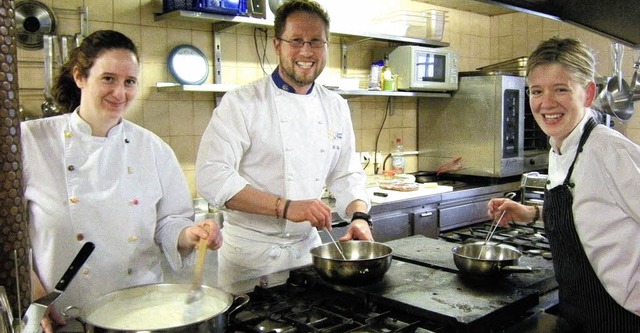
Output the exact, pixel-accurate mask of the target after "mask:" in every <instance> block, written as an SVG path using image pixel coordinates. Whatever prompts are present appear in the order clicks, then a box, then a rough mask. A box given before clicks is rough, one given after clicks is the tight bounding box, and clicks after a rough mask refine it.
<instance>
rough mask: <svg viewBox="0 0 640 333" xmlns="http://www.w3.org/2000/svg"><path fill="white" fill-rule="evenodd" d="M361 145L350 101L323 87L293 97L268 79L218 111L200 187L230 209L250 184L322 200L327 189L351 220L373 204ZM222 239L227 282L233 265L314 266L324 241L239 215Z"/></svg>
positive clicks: (206, 142)
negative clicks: (352, 208) (355, 207)
mask: <svg viewBox="0 0 640 333" xmlns="http://www.w3.org/2000/svg"><path fill="white" fill-rule="evenodd" d="M354 147H355V138H354V133H353V127H352V123H351V115H350V112H349V107H348V104H347V102H346V100H344V99H343V98H342V97H340V96H339V95H337V94H335V93H333V92H331V91H329V90H327V89H326V88H324V87H322V86H320V85H317V84H316V85H315V86H314V88H313V89H312V91H311V92H310V93H309V94H307V95H299V94H294V93H290V92H287V91H284V90H282V89H279V88H278V87H277V86H276V85H275V84H274V82H273V80H272V78H271V77H265V78H264V79H261V80H258V81H256V82H254V83H252V84H249V85H245V86H242V87H240V88H238V89H237V90H234V91H230V92H228V93H226V94H225V96H224V97H223V98H222V100H221V102H220V105H219V106H218V107H217V108H216V109H215V110H214V113H213V116H212V118H211V121H210V122H209V124H208V126H207V129H206V130H205V132H204V134H203V137H202V140H201V143H200V148H199V150H198V156H197V161H196V185H197V187H198V191H199V192H200V194H201V195H202V197H203V198H205V199H206V200H207V201H208V202H209V203H211V204H213V205H215V206H218V207H223V206H224V204H225V203H226V202H227V201H228V200H230V199H231V198H232V197H233V196H234V195H236V194H237V193H238V192H240V191H241V190H242V189H243V188H244V187H245V186H246V185H247V184H250V185H251V186H253V187H254V188H256V189H258V190H261V191H266V192H270V193H273V194H276V195H279V196H281V197H282V198H286V199H290V200H306V199H319V198H320V197H321V195H322V192H323V187H324V185H325V184H326V186H327V188H328V189H329V190H330V191H331V193H333V194H334V195H335V197H336V200H337V201H336V209H337V211H338V213H339V214H340V215H342V216H343V217H344V216H345V215H346V213H345V212H346V208H347V206H348V205H349V204H350V203H351V202H352V201H354V200H362V201H364V202H366V203H367V205H369V204H370V203H369V198H368V195H367V193H366V189H365V185H366V175H365V173H364V171H363V170H362V167H361V165H360V162H359V159H358V158H357V157H356V154H355V148H354ZM274 209H275V202H274ZM223 238H224V242H225V243H224V245H223V246H222V248H221V250H220V251H219V252H218V257H219V258H220V259H219V265H220V266H219V271H218V272H219V279H220V280H221V281H223V282H224V277H222V276H221V274H233V273H232V272H225V267H226V265H225V261H227V260H232V261H236V262H235V264H236V266H238V265H239V266H244V267H258V266H259V267H263V268H262V269H257V270H256V271H255V272H254V273H253V274H251V273H250V272H245V273H247V274H249V276H247V277H257V276H260V275H263V274H267V273H270V272H274V271H277V270H279V269H284V268H287V267H292V266H294V265H298V264H303V263H306V264H310V263H311V255H310V254H309V251H308V250H309V249H310V248H311V247H312V246H316V245H319V244H320V238H319V237H318V233H317V231H316V230H315V228H312V227H311V225H310V224H309V223H308V222H304V223H293V222H290V221H286V220H284V219H278V218H276V217H272V216H264V215H257V214H250V213H244V212H238V211H229V212H227V214H226V216H225V225H224V228H223ZM242 251H248V252H251V256H249V255H244V253H241V252H242ZM231 252H233V254H234V257H235V258H236V259H233V258H231V257H232V256H231V255H230V254H231ZM225 253H226V254H228V255H227V256H225ZM256 253H260V255H256ZM288 260H294V262H287V261H288ZM238 261H241V262H238Z"/></svg>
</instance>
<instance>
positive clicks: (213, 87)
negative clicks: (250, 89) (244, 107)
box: [156, 82, 451, 98]
mask: <svg viewBox="0 0 640 333" xmlns="http://www.w3.org/2000/svg"><path fill="white" fill-rule="evenodd" d="M239 86H240V85H236V84H218V83H213V84H212V83H208V84H200V85H188V84H179V83H172V82H158V83H156V89H157V90H158V91H162V92H214V93H225V92H227V91H230V90H232V89H234V88H236V87H239ZM330 90H332V91H335V92H336V93H338V94H339V95H342V96H347V97H348V96H387V97H441V98H449V97H451V94H450V93H446V92H422V91H370V90H340V89H330Z"/></svg>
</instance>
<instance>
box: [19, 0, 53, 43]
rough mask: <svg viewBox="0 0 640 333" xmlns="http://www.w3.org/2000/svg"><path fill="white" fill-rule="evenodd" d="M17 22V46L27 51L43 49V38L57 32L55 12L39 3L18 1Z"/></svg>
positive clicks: (33, 0)
mask: <svg viewBox="0 0 640 333" xmlns="http://www.w3.org/2000/svg"><path fill="white" fill-rule="evenodd" d="M15 20H16V23H15V24H16V41H17V44H18V46H19V47H21V48H24V49H27V50H39V49H41V48H42V47H43V42H44V40H43V36H45V35H47V34H53V33H55V32H56V18H55V15H54V14H53V11H52V10H51V9H49V8H48V7H47V6H46V5H45V4H43V3H41V2H39V1H35V0H31V1H17V2H16V5H15Z"/></svg>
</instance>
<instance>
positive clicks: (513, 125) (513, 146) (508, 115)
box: [502, 89, 520, 157]
mask: <svg viewBox="0 0 640 333" xmlns="http://www.w3.org/2000/svg"><path fill="white" fill-rule="evenodd" d="M502 98H503V102H502V118H503V119H502V124H503V125H502V126H503V128H502V132H503V133H504V135H503V136H502V157H517V156H518V154H519V149H518V146H519V145H518V138H519V137H520V127H519V119H520V118H519V115H520V110H519V108H520V91H519V90H517V89H505V90H504V96H503V97H502Z"/></svg>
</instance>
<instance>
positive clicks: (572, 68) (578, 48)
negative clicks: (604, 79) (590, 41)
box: [527, 37, 596, 86]
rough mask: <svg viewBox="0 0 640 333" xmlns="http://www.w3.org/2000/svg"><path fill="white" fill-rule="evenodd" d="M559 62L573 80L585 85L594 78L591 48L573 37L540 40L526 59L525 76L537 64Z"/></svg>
mask: <svg viewBox="0 0 640 333" xmlns="http://www.w3.org/2000/svg"><path fill="white" fill-rule="evenodd" d="M545 64H560V65H562V66H563V67H564V68H565V69H566V70H567V71H568V72H569V74H570V75H571V77H572V78H573V80H574V81H575V82H577V83H578V84H580V85H582V86H586V85H587V84H588V83H589V82H592V81H593V80H594V78H595V65H596V61H595V57H594V56H593V52H592V50H591V49H590V48H589V47H587V46H586V45H585V44H583V43H582V42H580V41H578V40H576V39H573V38H559V37H552V38H551V39H548V40H546V41H543V42H541V43H540V44H539V45H538V47H537V48H536V49H535V50H534V51H533V52H532V53H531V55H530V56H529V58H528V60H527V77H529V74H530V73H531V71H532V70H533V69H534V68H536V67H537V66H539V65H545Z"/></svg>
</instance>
